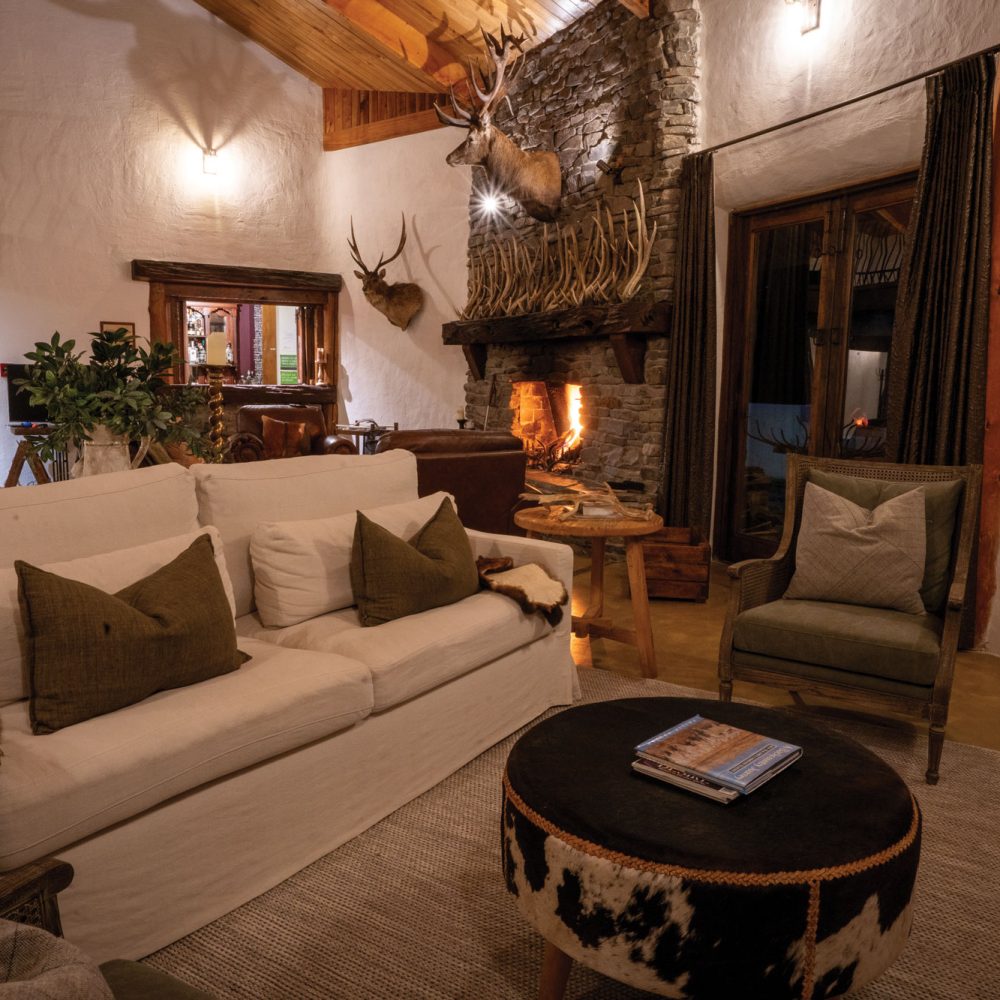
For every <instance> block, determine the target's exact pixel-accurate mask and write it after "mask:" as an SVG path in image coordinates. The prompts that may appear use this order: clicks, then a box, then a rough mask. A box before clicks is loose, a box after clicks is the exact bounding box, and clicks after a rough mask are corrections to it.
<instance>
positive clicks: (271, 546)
mask: <svg viewBox="0 0 1000 1000" xmlns="http://www.w3.org/2000/svg"><path fill="white" fill-rule="evenodd" d="M447 496H449V494H447V493H443V492H441V493H432V494H431V495H430V496H426V497H420V498H419V499H418V500H407V501H406V502H405V503H394V504H386V505H385V506H382V507H364V508H362V511H363V513H364V514H365V516H366V517H368V519H369V520H371V521H374V522H375V523H376V524H378V525H381V527H383V528H385V529H386V530H387V531H390V532H391V533H392V534H394V535H397V536H398V537H400V538H410V537H411V536H412V535H414V534H416V532H417V531H419V530H420V528H421V527H422V526H423V525H425V524H426V523H427V522H428V521H429V520H430V519H431V518H432V517H433V516H434V513H435V511H436V510H437V509H438V508H439V507H440V506H441V501H442V500H444V499H445V497H447ZM357 521H358V514H357V511H353V510H352V511H351V513H350V514H338V515H337V516H336V517H317V518H311V519H309V520H306V521H264V522H262V523H260V524H258V525H257V527H256V528H255V529H254V533H253V535H252V536H251V539H250V559H251V561H252V563H253V576H254V600H255V601H256V604H257V614H258V615H260V620H261V621H262V622H263V623H264V624H265V625H267V626H270V627H271V628H283V627H286V626H288V625H297V624H298V623H299V622H304V621H306V620H307V619H309V618H316V617H318V616H319V615H325V614H326V613H327V612H329V611H337V610H339V609H340V608H349V607H351V605H352V604H354V591H353V590H352V589H351V546H352V545H353V544H354V528H355V525H356V524H357Z"/></svg>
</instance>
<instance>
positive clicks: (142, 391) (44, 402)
mask: <svg viewBox="0 0 1000 1000" xmlns="http://www.w3.org/2000/svg"><path fill="white" fill-rule="evenodd" d="M91 337H92V338H93V339H92V340H91V342H90V358H89V359H88V360H84V353H83V351H79V352H76V353H74V348H75V347H76V341H74V340H66V341H63V340H61V339H60V337H59V334H58V332H57V333H54V334H52V339H51V340H50V341H48V342H45V341H39V342H38V343H36V344H35V350H33V351H28V352H26V353H25V357H26V358H27V359H28V360H29V361H31V362H33V363H32V365H31V367H30V368H29V369H28V377H27V378H24V379H19V380H18V383H19V386H20V388H19V389H18V391H19V392H26V393H27V394H28V396H29V399H30V401H31V403H32V404H33V405H39V406H44V407H45V409H46V411H47V413H48V419H49V421H50V422H51V423H52V425H53V427H52V429H51V431H49V432H48V433H47V434H46V435H44V438H43V440H42V442H41V443H40V444H39V446H38V451H39V453H40V454H41V456H42V458H44V459H51V458H52V456H53V454H54V453H55V452H57V451H62V450H64V449H65V448H66V447H67V446H68V445H71V444H72V445H75V446H76V447H78V448H82V447H83V445H84V444H85V442H91V441H94V440H95V439H96V440H100V439H102V438H104V437H106V435H107V433H108V432H110V434H112V435H116V436H119V439H120V440H121V441H124V442H138V443H139V445H140V453H139V455H138V456H137V458H136V463H137V462H138V461H141V458H142V456H143V455H145V452H146V449H147V448H148V447H149V444H150V443H151V442H153V441H156V442H160V443H164V444H167V443H183V444H186V445H187V446H188V448H189V449H190V450H191V451H192V452H193V453H194V454H196V455H202V454H205V453H206V451H207V444H206V440H205V435H204V431H203V429H202V428H195V427H194V426H192V422H191V418H192V417H193V416H194V414H195V412H196V411H197V410H198V409H199V408H200V407H202V406H204V404H205V395H204V391H203V389H202V388H196V387H194V386H172V385H169V384H168V382H167V381H166V376H167V375H168V374H169V372H170V370H171V369H172V368H173V367H174V365H175V364H176V353H175V351H174V348H173V346H172V345H170V344H161V343H157V344H153V345H152V346H151V348H150V350H148V351H147V350H145V348H142V347H137V346H136V345H135V343H134V342H133V340H132V337H131V335H130V334H129V333H128V331H127V330H125V329H118V330H114V331H107V332H101V333H95V334H91ZM102 428H106V431H103V430H102Z"/></svg>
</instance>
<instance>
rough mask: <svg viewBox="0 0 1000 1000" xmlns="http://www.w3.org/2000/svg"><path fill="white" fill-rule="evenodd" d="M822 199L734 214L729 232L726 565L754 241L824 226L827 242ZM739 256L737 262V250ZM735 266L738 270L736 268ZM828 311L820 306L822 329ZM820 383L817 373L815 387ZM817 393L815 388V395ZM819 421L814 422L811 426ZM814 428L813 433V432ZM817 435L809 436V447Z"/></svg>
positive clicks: (723, 420) (720, 484) (722, 543)
mask: <svg viewBox="0 0 1000 1000" xmlns="http://www.w3.org/2000/svg"><path fill="white" fill-rule="evenodd" d="M818 204H820V202H819V200H818V199H808V200H803V201H801V202H795V203H793V204H781V205H775V206H768V207H767V208H762V209H755V210H752V211H747V212H732V213H731V214H730V217H729V220H730V226H729V252H730V256H729V266H728V270H727V272H726V304H725V310H724V315H723V351H722V390H721V392H722V396H721V400H720V405H719V448H718V456H717V459H716V493H715V531H714V535H713V547H714V549H715V551H716V552H717V553H718V554H719V555H720V556H721V558H723V559H728V558H731V556H732V552H733V544H734V541H735V535H736V532H735V531H734V530H733V512H734V508H735V505H736V504H737V503H738V498H739V497H741V496H742V492H743V491H742V486H741V482H740V476H739V473H738V470H737V460H738V459H739V458H740V456H741V455H742V453H743V444H744V441H743V439H744V437H745V435H744V433H743V421H742V420H741V415H742V411H743V401H744V399H745V398H746V394H747V392H748V389H749V386H748V382H749V379H750V376H751V371H752V369H751V365H750V363H749V362H750V352H751V350H752V347H753V336H752V334H753V327H754V320H753V316H752V315H751V308H750V307H751V303H752V300H753V283H752V281H751V275H752V274H753V273H754V270H755V266H756V255H755V252H756V251H755V247H756V241H755V240H754V237H755V236H756V235H757V234H759V233H761V232H765V231H767V230H769V229H775V228H778V227H779V226H785V225H790V224H794V223H796V222H810V221H820V220H821V221H822V222H823V238H824V240H826V239H827V236H828V230H829V212H828V211H827V210H826V209H825V208H824V209H823V210H822V212H817V211H816V210H815V208H814V206H816V205H818ZM734 249H735V250H736V251H737V256H735V257H734V254H733V250H734ZM734 263H736V264H737V265H738V266H734ZM828 308H829V307H824V305H823V303H822V302H821V303H820V309H819V313H820V317H821V319H820V320H818V323H819V322H821V320H822V318H823V317H825V315H826V312H825V310H827V309H828ZM816 378H817V373H816V371H814V372H813V382H814V387H815V381H816ZM813 391H814V392H815V388H814V390H813ZM813 420H815V416H813V418H812V419H811V420H810V425H812V422H813ZM811 429H812V428H811V426H810V430H811ZM813 437H814V435H813V434H812V433H810V442H811V441H812V440H813Z"/></svg>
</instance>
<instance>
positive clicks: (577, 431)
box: [565, 385, 584, 451]
mask: <svg viewBox="0 0 1000 1000" xmlns="http://www.w3.org/2000/svg"><path fill="white" fill-rule="evenodd" d="M582 409H583V387H582V386H579V385H567V386H566V413H567V415H568V416H569V430H570V433H569V436H568V437H567V438H566V446H565V450H567V451H568V450H569V449H570V448H575V447H576V446H577V444H578V443H579V442H580V441H581V440H582V439H583V430H584V428H583V421H582V420H581V419H580V412H581V410H582Z"/></svg>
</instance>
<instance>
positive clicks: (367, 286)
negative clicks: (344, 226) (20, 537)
mask: <svg viewBox="0 0 1000 1000" xmlns="http://www.w3.org/2000/svg"><path fill="white" fill-rule="evenodd" d="M400 220H401V221H402V224H403V232H402V235H401V236H400V237H399V246H398V247H396V252H395V253H394V254H393V255H392V256H391V257H389V258H388V260H383V258H382V255H381V254H379V258H378V263H377V264H376V265H375V267H373V268H369V267H367V266H366V265H365V262H364V261H363V260H362V259H361V251H360V250H358V240H357V237H356V236H355V235H354V217H353V216H352V217H351V238H350V240H348V243H347V245H348V246H349V247H350V248H351V258H352V259H353V260H354V263H355V264H357V265H358V267H360V268H361V270H360V271H355V272H354V276H355V277H356V278H360V279H361V291H362V292H364V295H365V298H366V299H367V300H368V301H369V302H370V303H371V304H372V305H373V306H374V307H375V308H376V309H377V310H378V311H379V312H380V313H382V314H383V315H384V316H385V317H386V319H388V320H389V322H390V323H392V325H393V326H398V327H399V328H400V330H405V329H406V328H407V327H408V326H409V325H410V320H411V319H413V317H414V316H416V314H417V313H418V312H420V309H421V307H422V306H423V304H424V293H423V291H422V290H421V288H420V286H419V285H415V284H413V282H412V281H397V282H396V283H395V284H393V285H390V284H389V283H388V282H387V281H386V280H385V267H386V265H387V264H391V263H392V262H393V261H394V260H395V259H396V258H397V257H398V256H399V255H400V254H401V253H402V252H403V247H404V246H406V219H405V218H403V216H402V213H400Z"/></svg>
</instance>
